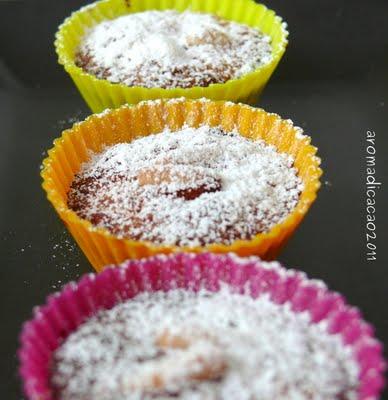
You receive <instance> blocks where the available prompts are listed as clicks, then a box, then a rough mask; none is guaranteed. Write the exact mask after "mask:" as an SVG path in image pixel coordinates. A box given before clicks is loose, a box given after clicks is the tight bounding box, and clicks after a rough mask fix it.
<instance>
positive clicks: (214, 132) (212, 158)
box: [68, 125, 303, 246]
mask: <svg viewBox="0 0 388 400" xmlns="http://www.w3.org/2000/svg"><path fill="white" fill-rule="evenodd" d="M293 161H294V160H293V159H292V157H291V156H289V155H287V154H281V153H278V152H277V151H276V149H275V148H274V147H273V146H270V145H267V144H266V143H265V142H264V141H261V140H257V141H251V140H248V139H246V138H244V137H242V136H241V135H239V134H238V133H237V132H228V133H226V132H225V131H224V130H223V129H222V128H220V127H209V126H206V125H203V126H200V127H199V128H191V127H183V128H182V129H181V130H179V131H177V132H171V131H169V130H168V129H166V130H164V131H163V132H161V133H159V134H155V135H150V136H147V137H143V138H140V139H137V140H134V141H132V142H130V143H121V144H117V145H114V146H112V147H109V148H106V149H105V150H104V151H103V152H101V153H99V154H94V155H92V157H91V159H90V161H89V162H88V163H86V164H84V165H83V166H82V167H81V170H80V172H79V173H78V174H77V175H76V176H75V178H74V181H73V182H72V185H71V188H70V190H69V193H68V206H69V207H70V208H71V209H73V210H74V211H75V212H76V213H77V214H78V215H79V216H80V217H81V218H85V219H87V220H89V221H90V222H92V224H93V225H95V226H96V227H104V228H106V229H108V230H109V231H110V232H111V233H113V234H115V235H117V236H119V237H124V238H130V239H135V240H146V241H151V242H153V243H157V244H171V245H179V246H198V245H206V244H211V243H225V244H230V243H231V242H233V241H234V240H236V239H250V238H251V237H253V236H254V235H256V234H257V233H261V232H266V231H268V230H269V229H271V227H273V226H274V225H275V224H277V223H279V222H281V221H282V220H284V218H286V217H287V215H288V214H289V213H290V212H291V211H292V210H293V209H294V208H295V206H296V205H297V203H298V200H299V195H300V192H301V190H302V188H303V184H302V181H301V179H300V178H299V177H298V176H297V171H296V170H295V168H293Z"/></svg>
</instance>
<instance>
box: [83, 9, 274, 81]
mask: <svg viewBox="0 0 388 400" xmlns="http://www.w3.org/2000/svg"><path fill="white" fill-rule="evenodd" d="M271 59H272V47H271V43H270V37H269V36H267V35H264V34H262V33H261V32H260V31H258V30H257V29H253V28H250V27H248V26H246V25H242V24H238V23H236V22H231V21H226V20H223V19H221V18H219V17H217V16H215V15H211V14H205V13H196V12H191V11H185V12H183V13H178V12H177V11H174V10H166V11H145V12H141V13H134V14H128V15H125V16H121V17H119V18H116V19H114V20H110V21H104V22H102V23H100V24H98V25H97V26H96V27H94V28H92V29H91V30H90V31H89V32H88V33H87V34H86V36H85V37H84V39H83V41H82V43H81V45H80V48H79V50H78V54H77V57H76V63H77V65H78V66H80V67H81V68H83V69H84V70H86V71H87V72H89V73H92V74H94V75H96V76H97V77H98V78H103V79H107V80H109V81H111V82H114V83H116V82H121V83H124V84H126V85H128V86H144V87H165V88H167V87H183V88H187V87H192V86H208V85H210V84H211V83H223V82H226V81H227V80H229V79H233V78H238V77H241V76H242V75H244V74H247V73H249V72H252V71H254V70H255V69H257V68H258V67H260V66H261V65H264V64H267V63H269V62H270V61H271Z"/></svg>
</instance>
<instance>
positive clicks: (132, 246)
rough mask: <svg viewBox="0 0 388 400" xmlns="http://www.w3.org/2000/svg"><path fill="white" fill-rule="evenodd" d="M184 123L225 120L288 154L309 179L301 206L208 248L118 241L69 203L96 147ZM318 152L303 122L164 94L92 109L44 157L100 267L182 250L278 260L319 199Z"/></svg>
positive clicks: (47, 173) (56, 197) (62, 207)
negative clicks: (262, 228) (245, 235)
mask: <svg viewBox="0 0 388 400" xmlns="http://www.w3.org/2000/svg"><path fill="white" fill-rule="evenodd" d="M184 124H186V125H189V126H193V127H198V126H199V125H201V124H208V125H210V126H221V127H223V128H224V129H225V130H226V131H230V130H232V129H234V128H237V131H239V132H240V134H241V135H243V136H246V137H248V138H250V139H251V140H255V139H263V140H264V141H265V142H267V143H268V144H272V145H274V146H275V147H276V148H277V149H278V151H280V152H285V153H288V154H290V155H291V156H292V157H294V159H295V167H296V169H297V170H298V175H299V177H300V178H301V179H302V181H303V183H304V189H303V191H302V193H301V195H300V199H299V202H298V204H297V206H296V208H295V209H294V210H293V211H292V212H291V213H290V214H289V215H288V217H287V218H286V219H284V220H283V221H282V222H281V223H279V224H277V225H275V226H274V227H273V228H272V229H271V230H270V231H268V232H266V233H260V234H258V235H256V236H254V237H253V238H252V239H251V240H237V241H235V242H233V243H232V244H230V245H225V244H220V243H214V244H210V245H207V246H204V247H201V246H198V247H178V246H172V245H171V246H170V245H157V244H152V243H150V242H143V241H135V240H129V239H120V238H118V237H117V236H114V235H112V234H111V233H109V231H108V230H107V229H101V228H96V227H94V226H93V225H92V224H91V223H90V222H88V221H86V220H84V219H81V218H80V217H78V216H77V214H76V213H75V212H74V211H72V210H71V209H69V207H68V206H67V192H68V190H69V188H70V185H71V182H72V181H73V179H74V175H75V174H76V173H77V172H78V171H79V169H80V166H81V164H82V163H83V162H85V161H87V160H88V158H89V156H90V151H92V152H100V151H102V150H103V148H104V147H106V146H109V145H113V144H116V143H119V142H128V141H131V140H133V139H134V138H136V137H139V136H144V135H148V134H151V133H156V132H160V131H162V130H163V129H164V128H165V127H169V128H170V129H171V130H177V129H179V128H181V127H182V126H183V125H184ZM316 150H317V149H316V148H315V147H313V146H311V145H310V138H309V137H307V136H303V135H301V134H300V129H299V128H296V127H294V126H293V125H292V124H291V122H289V121H286V120H282V119H281V118H280V117H279V116H277V115H275V114H269V113H266V112H265V111H264V110H262V109H255V108H252V107H249V106H246V105H241V104H233V103H228V102H227V103H225V102H221V101H220V102H213V101H206V100H185V99H173V100H158V101H151V102H144V103H140V104H138V105H136V106H127V105H124V106H122V107H121V108H119V109H116V110H113V111H106V112H104V113H103V114H100V115H92V116H91V117H89V118H87V119H86V121H84V122H82V123H78V124H75V125H74V126H73V128H72V129H69V130H67V131H65V132H64V133H63V135H62V137H61V138H59V139H57V140H55V141H54V148H52V149H51V150H49V152H48V155H49V156H48V158H46V159H45V160H44V161H43V170H42V177H43V188H44V189H45V190H46V192H47V197H48V199H49V200H50V202H51V203H52V204H53V206H54V208H55V209H56V211H57V213H58V214H59V216H60V217H61V219H62V220H63V221H64V223H65V224H66V226H67V228H68V229H69V231H70V232H71V234H72V235H73V237H74V238H75V240H76V241H77V243H78V244H79V246H80V247H81V249H82V250H83V251H84V253H85V255H86V256H87V258H88V259H89V261H90V262H91V264H92V265H93V266H94V268H95V269H96V270H97V271H98V270H100V269H101V268H102V267H103V266H105V265H107V264H117V263H120V262H122V261H124V260H126V259H130V258H142V257H148V256H152V255H154V254H158V253H171V252H177V251H189V252H202V251H211V252H215V253H227V252H234V253H237V254H239V255H241V256H249V255H258V256H260V257H262V258H264V259H273V258H274V257H275V256H276V255H277V254H278V252H279V251H280V249H281V247H282V246H283V245H284V244H285V243H286V241H287V239H288V238H289V237H290V235H291V234H292V233H293V232H294V230H295V229H296V227H297V226H298V225H299V223H300V222H301V220H302V219H303V217H304V215H305V214H306V212H307V210H308V209H309V207H310V206H311V204H312V203H313V201H314V200H315V198H316V193H317V190H318V188H319V186H320V183H319V177H320V175H321V173H322V171H321V170H320V168H319V164H320V160H319V158H317V157H316V156H315V153H316Z"/></svg>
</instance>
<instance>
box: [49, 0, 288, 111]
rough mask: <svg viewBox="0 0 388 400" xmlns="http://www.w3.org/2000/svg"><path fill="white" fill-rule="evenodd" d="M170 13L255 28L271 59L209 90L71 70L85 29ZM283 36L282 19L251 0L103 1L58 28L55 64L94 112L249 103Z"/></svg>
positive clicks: (279, 53)
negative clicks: (175, 103)
mask: <svg viewBox="0 0 388 400" xmlns="http://www.w3.org/2000/svg"><path fill="white" fill-rule="evenodd" d="M166 9H174V10H177V11H184V10H185V9H190V10H192V11H199V12H208V13H213V14H217V15H219V16H220V17H223V18H226V19H228V20H232V21H235V22H240V23H245V24H247V25H249V26H252V27H254V28H259V29H260V30H261V31H262V32H264V33H265V34H267V35H269V36H270V37H271V39H272V60H271V61H270V62H269V63H267V64H265V65H263V66H261V67H259V68H258V69H256V70H255V71H253V72H251V73H249V74H246V75H244V76H242V77H241V78H238V79H232V80H229V81H228V82H226V83H222V84H212V85H210V86H208V87H198V86H197V87H193V88H189V89H183V88H170V89H163V88H144V87H129V86H126V85H123V84H117V83H111V82H109V81H108V80H105V79H99V78H96V77H95V76H93V75H92V74H89V73H86V72H84V71H83V70H82V69H81V68H79V67H77V66H76V65H75V62H74V61H75V53H76V50H77V47H78V45H79V44H80V41H81V39H82V37H83V35H84V34H85V33H86V32H87V30H88V29H89V28H90V27H93V26H95V25H97V24H98V23H99V22H101V21H104V20H107V19H114V18H116V17H119V16H121V15H124V14H129V13H133V12H140V11H146V10H166ZM287 36H288V32H287V30H286V28H285V23H283V22H282V19H281V18H280V17H278V16H277V15H275V13H274V12H273V11H272V10H269V9H268V8H266V7H265V6H264V5H262V4H257V3H255V2H254V1H253V0H222V2H220V1H218V0H129V1H128V0H102V1H98V2H96V3H93V4H91V5H89V6H86V7H83V8H82V9H81V10H79V11H77V12H75V13H73V14H72V15H71V16H70V17H69V18H67V19H66V20H65V21H64V23H63V24H62V25H61V26H60V27H59V30H58V32H57V34H56V40H55V48H56V51H57V54H58V60H59V63H60V64H62V65H63V66H64V68H65V70H66V71H67V72H68V73H69V74H70V76H71V78H72V79H73V81H74V83H75V84H76V86H77V88H78V90H79V91H80V93H81V94H82V96H83V98H84V99H85V101H86V103H87V104H88V105H89V107H90V108H91V109H92V111H93V112H100V111H102V110H104V109H105V108H115V107H118V106H120V105H122V104H124V103H128V104H136V103H138V102H140V101H143V100H150V99H158V98H173V97H181V96H183V97H186V98H192V99H197V98H201V97H206V98H209V99H213V100H231V101H237V100H239V101H250V100H252V98H254V97H256V96H257V95H258V94H259V93H260V92H261V91H262V89H263V88H264V86H265V85H266V83H267V81H268V79H269V78H270V76H271V75H272V73H273V71H274V70H275V68H276V66H277V65H278V63H279V61H280V59H281V57H282V56H283V53H284V51H285V48H286V45H287Z"/></svg>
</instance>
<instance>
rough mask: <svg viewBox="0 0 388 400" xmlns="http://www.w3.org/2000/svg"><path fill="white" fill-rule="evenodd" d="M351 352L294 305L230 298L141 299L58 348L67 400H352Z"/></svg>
mask: <svg viewBox="0 0 388 400" xmlns="http://www.w3.org/2000/svg"><path fill="white" fill-rule="evenodd" d="M357 377H358V367H357V365H356V363H355V362H354V361H353V360H352V354H351V350H350V348H349V347H346V346H344V345H343V344H342V342H341V339H340V337H339V336H336V335H329V334H328V333H327V332H326V327H325V326H324V325H322V324H311V323H310V319H309V316H308V314H306V313H294V312H293V311H291V308H290V305H289V304H288V303H285V304H283V305H277V304H274V303H273V302H271V301H270V300H269V298H268V297H267V296H266V295H263V296H261V297H259V298H257V299H252V298H251V297H250V296H247V295H241V294H234V293H231V291H230V289H229V288H228V287H227V286H224V287H223V288H222V289H221V291H220V292H216V293H212V292H207V291H205V290H202V291H200V292H199V293H193V292H190V291H187V290H171V291H169V292H155V293H143V294H141V295H138V296H137V297H136V298H134V299H132V300H129V301H127V302H125V303H122V304H119V305H117V306H115V307H114V308H113V309H111V310H109V311H101V312H99V313H98V314H97V315H96V316H95V317H93V318H91V319H90V320H88V321H86V322H85V323H84V324H83V325H81V326H80V327H79V328H78V329H77V331H75V332H74V333H72V334H71V335H70V336H69V337H68V338H67V339H66V341H65V342H64V343H63V344H62V346H61V347H60V348H59V349H58V350H57V351H56V352H55V356H54V368H53V376H52V383H53V385H54V387H55V388H56V389H57V393H58V394H59V396H58V398H59V399H60V400H70V399H71V400H78V399H80V400H81V399H82V400H89V399H93V400H116V399H118V398H120V399H126V400H132V399H144V400H147V399H152V398H158V399H169V398H180V399H187V400H194V399H195V400H198V399H209V400H216V399H223V400H236V399H251V400H258V399H260V400H273V399H278V400H286V399H287V400H289V399H298V400H311V399H314V400H328V399H330V400H336V399H339V400H353V399H356V398H357V396H356V392H357V385H358V383H357V382H358V379H357Z"/></svg>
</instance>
